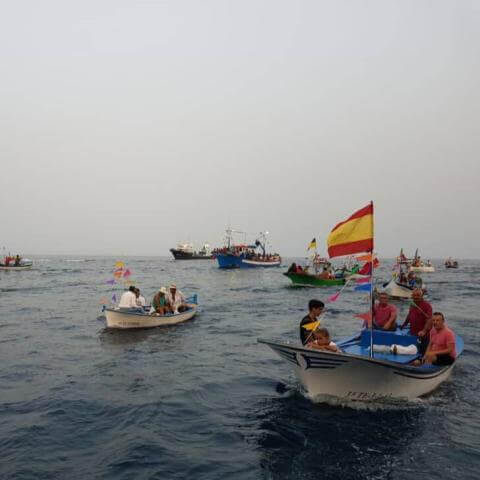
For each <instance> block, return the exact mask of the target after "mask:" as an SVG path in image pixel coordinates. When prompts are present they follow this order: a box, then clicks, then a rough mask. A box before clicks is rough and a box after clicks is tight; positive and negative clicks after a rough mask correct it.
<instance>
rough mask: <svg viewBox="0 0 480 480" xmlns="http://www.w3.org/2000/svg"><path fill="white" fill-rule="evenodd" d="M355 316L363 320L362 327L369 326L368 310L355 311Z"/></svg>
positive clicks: (370, 318) (370, 315)
mask: <svg viewBox="0 0 480 480" xmlns="http://www.w3.org/2000/svg"><path fill="white" fill-rule="evenodd" d="M354 317H355V318H360V320H363V326H364V327H370V325H371V323H372V314H371V313H370V312H366V313H357V315H354Z"/></svg>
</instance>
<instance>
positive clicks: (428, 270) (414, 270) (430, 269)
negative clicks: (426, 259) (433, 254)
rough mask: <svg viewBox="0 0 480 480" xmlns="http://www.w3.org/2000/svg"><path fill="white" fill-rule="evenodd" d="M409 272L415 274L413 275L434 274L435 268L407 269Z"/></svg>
mask: <svg viewBox="0 0 480 480" xmlns="http://www.w3.org/2000/svg"><path fill="white" fill-rule="evenodd" d="M408 271H409V272H415V273H433V272H435V267H413V266H411V267H409V269H408Z"/></svg>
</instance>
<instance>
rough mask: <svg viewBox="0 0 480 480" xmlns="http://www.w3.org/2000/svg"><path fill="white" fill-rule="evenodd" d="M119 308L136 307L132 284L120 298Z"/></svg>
mask: <svg viewBox="0 0 480 480" xmlns="http://www.w3.org/2000/svg"><path fill="white" fill-rule="evenodd" d="M118 307H119V308H135V309H136V308H138V305H137V296H136V295H135V287H134V286H133V285H132V286H130V288H129V289H128V290H127V291H126V292H124V293H123V294H122V296H121V298H120V303H119V304H118Z"/></svg>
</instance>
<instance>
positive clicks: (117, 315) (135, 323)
mask: <svg viewBox="0 0 480 480" xmlns="http://www.w3.org/2000/svg"><path fill="white" fill-rule="evenodd" d="M187 305H188V307H189V308H188V310H186V311H184V312H180V313H169V314H167V315H158V314H156V313H153V314H150V313H147V312H141V311H138V312H137V311H132V310H129V309H120V308H118V307H117V308H106V309H105V317H106V324H107V328H120V329H128V328H153V327H161V326H164V325H175V324H177V323H183V322H186V321H187V320H190V319H192V318H193V317H194V316H195V315H196V313H197V304H196V303H188V304H187Z"/></svg>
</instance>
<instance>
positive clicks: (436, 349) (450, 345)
mask: <svg viewBox="0 0 480 480" xmlns="http://www.w3.org/2000/svg"><path fill="white" fill-rule="evenodd" d="M432 322H433V328H432V329H431V330H430V342H429V344H428V348H427V351H426V352H425V355H424V357H423V363H431V364H433V365H451V364H452V363H453V362H454V361H455V357H456V355H457V354H456V352H455V334H454V333H453V332H452V330H450V329H449V328H448V327H447V326H446V325H445V318H444V316H443V313H440V312H435V313H434V314H433V316H432Z"/></svg>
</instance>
